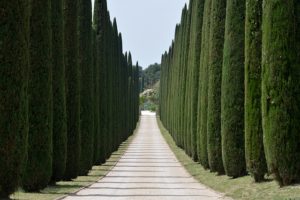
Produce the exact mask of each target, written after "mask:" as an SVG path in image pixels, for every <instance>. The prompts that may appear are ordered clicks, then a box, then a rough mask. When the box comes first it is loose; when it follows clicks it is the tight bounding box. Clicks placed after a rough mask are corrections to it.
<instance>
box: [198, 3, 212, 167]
mask: <svg viewBox="0 0 300 200" xmlns="http://www.w3.org/2000/svg"><path fill="white" fill-rule="evenodd" d="M211 3H212V0H206V1H205V4H204V16H203V28H202V47H201V58H200V59H201V64H200V71H199V72H200V75H199V77H200V78H199V80H200V82H199V91H198V95H199V96H198V102H199V103H198V128H197V129H198V136H199V144H198V145H199V152H198V156H199V161H200V163H201V164H202V166H203V167H204V168H206V169H207V168H209V164H208V153H207V91H208V90H207V88H208V87H207V86H208V84H207V82H208V73H207V71H208V70H207V68H208V64H209V63H208V56H209V51H210V49H209V43H210V41H209V32H210V29H209V28H210V10H211Z"/></svg>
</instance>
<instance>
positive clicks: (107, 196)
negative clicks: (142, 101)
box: [64, 112, 228, 200]
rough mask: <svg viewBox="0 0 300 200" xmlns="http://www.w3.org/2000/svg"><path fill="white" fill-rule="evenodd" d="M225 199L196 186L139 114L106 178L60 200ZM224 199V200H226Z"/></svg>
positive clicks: (150, 121)
mask: <svg viewBox="0 0 300 200" xmlns="http://www.w3.org/2000/svg"><path fill="white" fill-rule="evenodd" d="M79 199H81V200H115V199H116V200H125V199H126V200H137V199H141V200H148V199H155V200H196V199H198V200H205V199H208V200H214V199H225V198H224V197H223V195H222V194H220V193H217V192H215V191H213V190H211V189H209V188H207V187H206V186H204V185H202V184H200V183H198V182H197V181H196V180H195V179H194V178H193V177H192V176H191V175H189V174H188V173H187V172H186V170H185V169H184V167H183V166H182V165H181V164H180V163H179V162H178V160H177V159H176V157H175V155H174V154H173V152H172V151H171V150H170V148H169V146H168V144H167V143H166V142H165V140H164V138H163V136H162V135H161V133H160V130H159V128H158V125H157V122H156V117H155V116H154V115H153V114H150V113H148V112H143V115H142V116H141V124H140V127H139V129H138V132H137V135H136V136H135V138H134V139H133V142H132V143H131V144H130V146H129V148H128V150H127V151H126V153H125V154H124V155H123V156H122V157H121V159H120V161H119V162H118V163H117V165H116V166H115V167H114V168H113V169H112V171H110V172H109V173H108V174H107V176H106V177H104V178H103V179H101V180H100V181H99V182H97V183H95V184H93V185H91V186H90V187H88V188H85V189H83V190H81V191H79V192H78V193H76V194H73V195H70V196H68V197H66V198H64V200H79ZM226 199H228V198H226Z"/></svg>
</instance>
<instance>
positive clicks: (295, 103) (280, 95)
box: [262, 0, 300, 185]
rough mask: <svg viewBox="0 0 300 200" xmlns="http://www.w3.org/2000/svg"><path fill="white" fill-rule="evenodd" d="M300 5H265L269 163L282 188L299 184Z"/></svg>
mask: <svg viewBox="0 0 300 200" xmlns="http://www.w3.org/2000/svg"><path fill="white" fill-rule="evenodd" d="M299 13H300V2H299V1H297V0H288V1H286V0H278V1H264V2H263V29H262V30H263V31H262V32H263V37H262V44H263V45H262V46H263V50H262V52H263V56H262V113H263V132H264V146H265V153H266V159H267V164H268V168H269V170H270V172H272V173H274V174H275V176H276V179H277V181H278V182H279V184H280V185H288V184H291V183H292V182H294V181H300V164H299V163H300V148H299V147H300V134H299V130H300V123H299V119H300V108H299V106H300V82H299V74H300V66H299V63H300V62H299V58H300V55H299V53H300V49H299V47H300V14H299Z"/></svg>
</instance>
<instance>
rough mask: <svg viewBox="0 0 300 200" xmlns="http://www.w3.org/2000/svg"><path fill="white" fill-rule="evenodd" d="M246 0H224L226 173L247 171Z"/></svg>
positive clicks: (223, 78)
mask: <svg viewBox="0 0 300 200" xmlns="http://www.w3.org/2000/svg"><path fill="white" fill-rule="evenodd" d="M244 10H245V0H227V10H226V11H227V12H226V22H225V38H224V40H225V42H224V53H223V68H222V95H221V110H222V111H221V133H222V157H223V164H224V169H225V172H226V174H227V175H228V176H231V177H234V178H235V177H239V176H243V175H245V174H246V164H245V153H244V152H245V151H244V120H243V118H244V37H245V36H244V35H245V34H244V30H245V29H244V23H245V13H244V12H243V11H244Z"/></svg>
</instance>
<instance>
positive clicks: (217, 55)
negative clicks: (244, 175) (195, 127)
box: [207, 0, 226, 174]
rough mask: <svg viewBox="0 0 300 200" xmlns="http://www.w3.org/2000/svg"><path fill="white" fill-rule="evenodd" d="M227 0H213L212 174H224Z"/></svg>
mask: <svg viewBox="0 0 300 200" xmlns="http://www.w3.org/2000/svg"><path fill="white" fill-rule="evenodd" d="M225 15H226V0H212V6H211V16H210V35H209V41H210V44H209V49H210V53H209V57H208V59H209V61H208V62H209V68H208V74H209V78H208V97H207V98H208V107H207V152H208V161H209V167H210V170H211V171H212V172H218V173H219V174H223V173H224V167H223V161H222V145H221V82H222V64H223V45H224V31H225Z"/></svg>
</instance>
